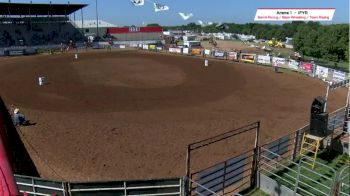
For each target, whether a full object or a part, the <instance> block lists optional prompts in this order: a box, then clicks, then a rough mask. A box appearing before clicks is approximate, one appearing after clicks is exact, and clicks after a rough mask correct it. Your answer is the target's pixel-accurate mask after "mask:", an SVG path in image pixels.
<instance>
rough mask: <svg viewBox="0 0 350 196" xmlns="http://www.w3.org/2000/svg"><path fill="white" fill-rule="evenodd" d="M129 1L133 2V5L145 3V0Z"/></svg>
mask: <svg viewBox="0 0 350 196" xmlns="http://www.w3.org/2000/svg"><path fill="white" fill-rule="evenodd" d="M131 3H132V4H134V6H142V5H145V0H131Z"/></svg>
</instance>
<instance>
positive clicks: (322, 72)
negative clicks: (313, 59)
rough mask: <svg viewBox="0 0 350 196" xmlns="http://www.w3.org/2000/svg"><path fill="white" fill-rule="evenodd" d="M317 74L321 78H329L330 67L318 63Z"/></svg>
mask: <svg viewBox="0 0 350 196" xmlns="http://www.w3.org/2000/svg"><path fill="white" fill-rule="evenodd" d="M316 76H317V77H320V78H328V68H327V67H322V66H319V65H317V66H316Z"/></svg>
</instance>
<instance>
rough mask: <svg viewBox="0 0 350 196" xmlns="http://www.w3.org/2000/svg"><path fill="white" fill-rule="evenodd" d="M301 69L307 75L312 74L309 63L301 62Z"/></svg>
mask: <svg viewBox="0 0 350 196" xmlns="http://www.w3.org/2000/svg"><path fill="white" fill-rule="evenodd" d="M301 68H302V69H303V70H304V71H306V72H309V73H311V72H312V64H311V63H305V62H301Z"/></svg>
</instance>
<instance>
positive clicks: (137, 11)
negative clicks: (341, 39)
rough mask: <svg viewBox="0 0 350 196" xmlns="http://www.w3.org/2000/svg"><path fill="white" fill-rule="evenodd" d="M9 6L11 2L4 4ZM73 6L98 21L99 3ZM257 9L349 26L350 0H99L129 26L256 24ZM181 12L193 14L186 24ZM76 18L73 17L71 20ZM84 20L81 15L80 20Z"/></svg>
mask: <svg viewBox="0 0 350 196" xmlns="http://www.w3.org/2000/svg"><path fill="white" fill-rule="evenodd" d="M51 1H52V3H68V0H51ZM152 1H155V2H157V3H161V4H165V5H168V6H169V7H170V10H169V11H165V12H158V13H155V12H154V10H153V5H152V3H151V2H152ZM0 2H8V0H0ZM11 2H14V3H23V2H24V3H29V2H30V0H11ZM32 2H33V3H49V2H50V0H32ZM69 2H70V3H85V4H89V5H88V6H87V7H86V8H84V9H83V12H84V20H86V19H96V12H95V9H96V7H95V5H96V3H95V2H96V0H85V1H84V0H69ZM257 8H335V9H336V11H335V14H334V17H333V21H332V22H326V24H329V23H349V0H146V2H145V5H144V6H142V7H135V6H133V5H132V4H131V2H130V0H98V12H99V19H101V20H104V21H107V22H109V23H112V24H115V25H118V26H126V25H136V26H141V25H142V24H150V23H158V24H160V25H182V24H187V23H189V22H197V21H198V20H202V21H205V22H209V21H210V22H233V23H248V22H254V17H255V12H256V9H257ZM178 12H184V13H193V14H194V17H192V18H190V19H189V20H186V21H184V20H183V19H182V18H181V17H180V16H179V15H178ZM71 17H72V18H73V15H72V16H71ZM80 19H81V13H80V11H79V12H78V13H76V20H80Z"/></svg>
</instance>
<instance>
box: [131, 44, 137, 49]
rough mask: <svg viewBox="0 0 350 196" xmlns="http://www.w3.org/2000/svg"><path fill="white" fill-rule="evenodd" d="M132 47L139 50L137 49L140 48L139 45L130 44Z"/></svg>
mask: <svg viewBox="0 0 350 196" xmlns="http://www.w3.org/2000/svg"><path fill="white" fill-rule="evenodd" d="M130 47H132V48H137V47H138V44H130Z"/></svg>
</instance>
